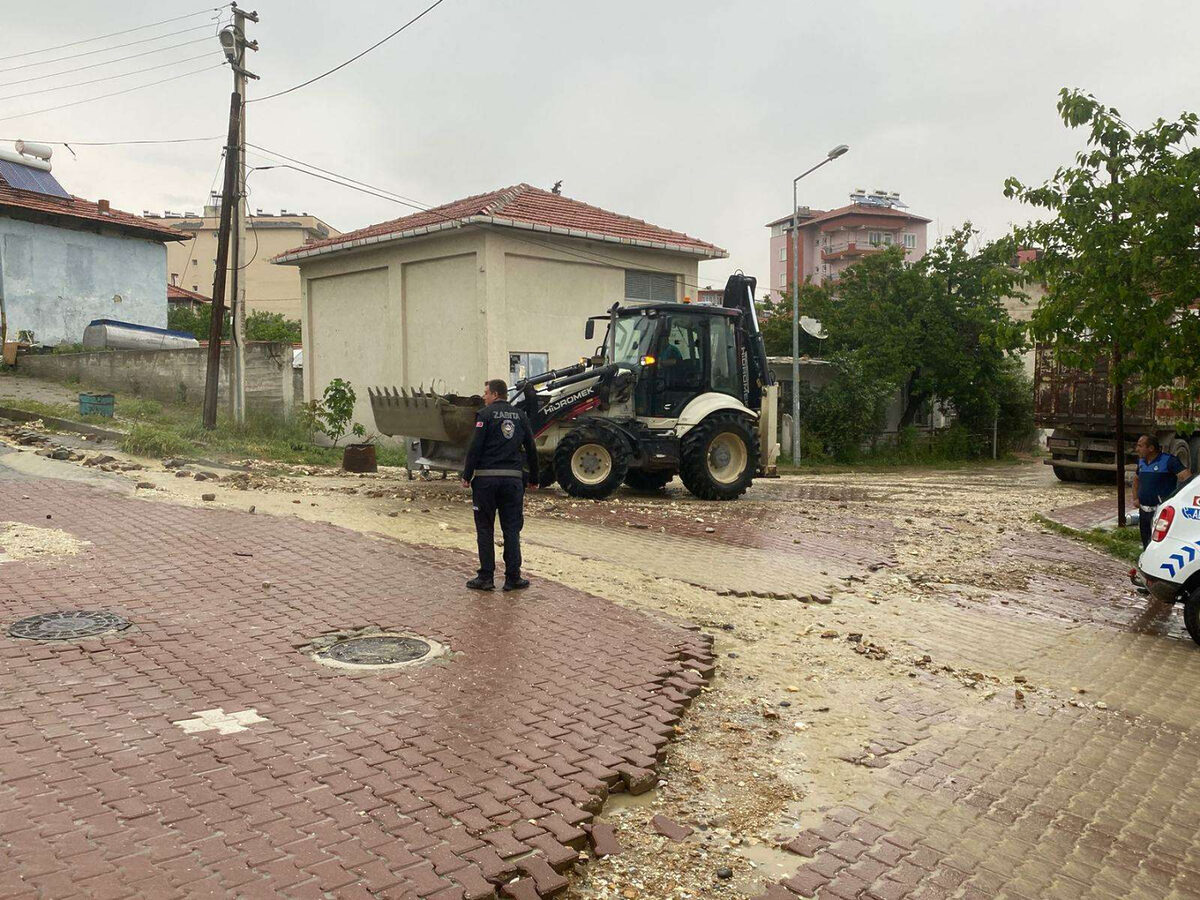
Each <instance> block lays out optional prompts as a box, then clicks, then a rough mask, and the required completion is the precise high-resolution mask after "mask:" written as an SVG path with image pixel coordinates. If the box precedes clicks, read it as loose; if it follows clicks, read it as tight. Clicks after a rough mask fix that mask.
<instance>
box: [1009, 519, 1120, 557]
mask: <svg viewBox="0 0 1200 900" xmlns="http://www.w3.org/2000/svg"><path fill="white" fill-rule="evenodd" d="M1033 518H1034V521H1036V522H1037V523H1038V524H1039V525H1043V526H1045V527H1046V528H1049V529H1050V530H1051V531H1053V532H1054V533H1055V534H1061V535H1065V536H1066V537H1069V538H1074V539H1075V540H1077V541H1083V543H1085V544H1091V545H1092V546H1093V547H1096V548H1097V549H1099V550H1103V551H1104V552H1105V553H1107V554H1108V555H1109V556H1113V557H1116V558H1117V559H1119V560H1122V561H1123V562H1127V563H1129V564H1130V565H1136V564H1137V561H1138V557H1139V556H1141V555H1142V535H1141V532H1140V531H1139V530H1138V529H1137V528H1132V527H1128V526H1127V527H1125V528H1113V529H1111V530H1110V529H1105V528H1091V529H1088V530H1087V531H1083V530H1081V529H1078V528H1069V527H1067V526H1066V525H1062V524H1060V523H1058V522H1055V521H1054V520H1053V519H1047V518H1046V517H1045V516H1043V515H1041V514H1040V513H1039V514H1037V515H1035V516H1034V517H1033Z"/></svg>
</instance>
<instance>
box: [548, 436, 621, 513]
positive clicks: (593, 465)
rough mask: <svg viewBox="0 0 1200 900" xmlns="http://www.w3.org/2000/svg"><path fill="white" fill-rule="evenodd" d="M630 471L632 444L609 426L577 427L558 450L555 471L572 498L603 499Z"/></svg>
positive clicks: (560, 442) (562, 441)
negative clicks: (629, 444) (607, 427)
mask: <svg viewBox="0 0 1200 900" xmlns="http://www.w3.org/2000/svg"><path fill="white" fill-rule="evenodd" d="M628 471H629V449H628V447H626V445H625V442H624V441H623V440H622V439H621V438H620V437H619V436H618V435H616V434H613V432H612V431H610V430H608V429H606V428H589V427H587V426H586V425H585V426H583V427H582V428H576V429H575V430H574V431H572V432H569V433H568V434H567V435H566V436H565V437H564V438H563V439H562V440H561V441H559V442H558V448H557V449H556V450H555V451H554V474H555V476H556V477H557V478H558V483H559V484H560V485H562V489H563V490H564V491H566V492H567V493H568V494H570V495H571V496H572V497H585V498H587V499H589V500H603V499H604V498H605V497H607V496H608V495H609V494H611V493H612V492H613V491H615V490H616V489H617V488H618V487H619V486H620V484H621V482H622V481H624V480H625V473H626V472H628Z"/></svg>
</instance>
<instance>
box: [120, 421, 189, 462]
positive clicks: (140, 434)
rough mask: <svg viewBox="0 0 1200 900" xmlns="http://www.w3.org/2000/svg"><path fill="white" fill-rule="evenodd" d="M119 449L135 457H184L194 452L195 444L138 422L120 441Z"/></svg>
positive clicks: (177, 435)
mask: <svg viewBox="0 0 1200 900" xmlns="http://www.w3.org/2000/svg"><path fill="white" fill-rule="evenodd" d="M121 449H122V450H124V451H125V452H126V453H132V454H134V455H135V456H151V457H158V458H161V457H164V456H184V455H187V454H189V453H193V452H195V449H196V447H195V444H193V443H192V442H191V441H188V440H186V439H185V438H183V437H181V436H180V435H179V434H177V433H175V432H174V431H172V430H170V429H167V428H163V427H161V426H157V425H149V424H146V423H143V422H139V423H137V424H136V425H134V426H133V427H132V428H131V429H129V433H128V434H127V435H126V436H125V437H124V438H123V439H122V440H121Z"/></svg>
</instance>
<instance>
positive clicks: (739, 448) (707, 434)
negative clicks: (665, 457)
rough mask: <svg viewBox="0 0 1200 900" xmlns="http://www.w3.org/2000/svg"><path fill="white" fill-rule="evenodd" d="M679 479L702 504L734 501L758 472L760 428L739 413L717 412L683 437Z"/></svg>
mask: <svg viewBox="0 0 1200 900" xmlns="http://www.w3.org/2000/svg"><path fill="white" fill-rule="evenodd" d="M679 449H680V457H681V466H680V469H679V477H680V478H681V479H682V480H683V484H684V486H685V487H686V488H687V489H688V490H689V491H691V492H692V493H693V494H695V495H696V496H697V497H699V498H700V499H701V500H735V499H737V498H738V497H740V496H741V495H742V494H744V493H746V489H747V488H748V487H750V482H752V481H753V480H754V473H755V471H756V470H757V469H758V424H757V423H756V422H755V421H754V420H753V419H752V418H750V417H749V416H747V415H745V414H743V413H737V412H729V411H723V412H716V413H713V414H712V415H711V416H709V417H708V418H707V419H705V420H704V421H703V422H701V423H700V424H699V425H696V426H695V427H694V428H692V429H691V431H689V432H688V433H687V434H685V435H684V436H683V440H682V442H681V446H680V448H679Z"/></svg>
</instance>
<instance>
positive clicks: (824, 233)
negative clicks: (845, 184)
mask: <svg viewBox="0 0 1200 900" xmlns="http://www.w3.org/2000/svg"><path fill="white" fill-rule="evenodd" d="M851 198H852V199H853V201H854V202H852V203H849V204H847V205H846V206H841V207H838V208H837V209H829V210H820V209H810V208H808V207H807V206H802V207H801V208H800V210H799V215H798V216H793V215H787V216H783V217H782V218H779V219H776V220H775V221H773V222H768V223H767V225H766V227H767V228H770V229H771V290H772V291H776V292H777V291H780V290H784V289H787V288H788V287H789V286H790V285H791V284H792V280H793V262H792V253H793V250H794V246H795V245H794V238H793V221H798V222H799V228H800V280H801V282H805V281H812V282H821V281H827V280H830V279H836V278H837V277H838V276H839V275H840V274H841V273H842V272H843V271H844V270H845V269H846V268H848V267H849V266H851V265H853V264H854V263H855V262H857V261H858V260H860V259H862V258H863V257H864V256H867V255H869V254H871V253H878V252H880V251H881V250H884V249H886V248H888V247H890V246H892V245H893V244H896V245H899V246H902V247H904V250H905V258H906V259H908V260H910V261H912V260H917V259H920V258H921V257H922V256H924V255H925V250H926V248H927V236H926V226H927V225H928V224H929V219H927V218H925V217H924V216H918V215H914V214H912V213H910V212H906V211H905V209H904V208H903V204H901V203H900V195H899V194H885V193H884V192H882V191H880V192H877V193H875V194H870V195H866V194H863V193H862V192H856V193H855V194H852V195H851Z"/></svg>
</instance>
